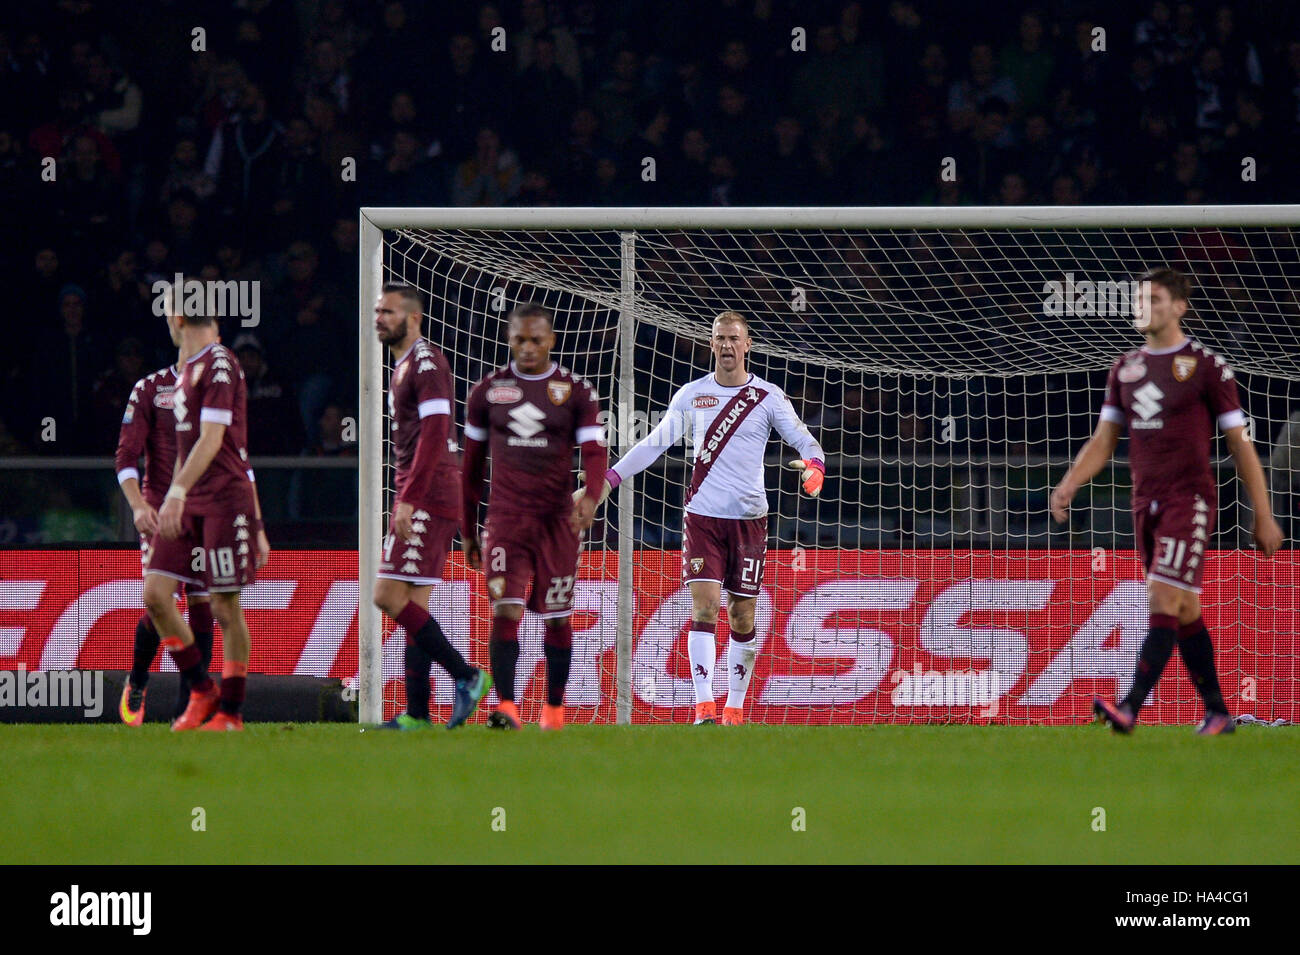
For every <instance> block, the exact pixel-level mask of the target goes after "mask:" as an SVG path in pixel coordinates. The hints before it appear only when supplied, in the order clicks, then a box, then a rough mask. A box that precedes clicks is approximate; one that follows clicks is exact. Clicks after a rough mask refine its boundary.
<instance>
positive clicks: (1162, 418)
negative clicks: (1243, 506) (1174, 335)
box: [1101, 339, 1246, 509]
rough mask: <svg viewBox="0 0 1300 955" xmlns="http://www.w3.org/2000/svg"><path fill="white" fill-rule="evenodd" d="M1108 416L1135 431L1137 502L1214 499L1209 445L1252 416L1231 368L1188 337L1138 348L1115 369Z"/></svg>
mask: <svg viewBox="0 0 1300 955" xmlns="http://www.w3.org/2000/svg"><path fill="white" fill-rule="evenodd" d="M1101 416H1102V419H1103V420H1105V421H1112V422H1114V423H1115V424H1118V425H1120V426H1122V427H1127V428H1128V432H1129V466H1130V468H1131V470H1132V471H1133V507H1134V508H1135V509H1137V508H1140V507H1145V506H1147V505H1148V504H1150V502H1151V501H1159V500H1162V499H1164V500H1168V499H1170V498H1172V497H1175V496H1178V495H1191V494H1200V495H1202V496H1204V497H1205V499H1206V500H1207V501H1210V502H1213V501H1214V500H1215V490H1216V488H1215V481H1214V475H1213V474H1212V473H1211V471H1210V442H1211V440H1212V439H1213V437H1214V429H1215V426H1216V425H1217V426H1218V428H1219V429H1220V430H1223V431H1227V430H1228V429H1229V428H1237V427H1241V426H1242V425H1244V424H1245V423H1246V417H1245V415H1244V414H1243V412H1242V410H1241V401H1240V400H1239V399H1238V397H1237V382H1236V381H1235V380H1234V378H1233V373H1232V368H1231V367H1230V366H1229V365H1228V363H1227V362H1226V361H1224V360H1223V358H1222V357H1221V356H1219V355H1216V354H1215V353H1214V352H1212V351H1210V350H1209V349H1208V348H1206V347H1204V346H1203V345H1201V344H1200V343H1199V342H1194V341H1192V340H1191V339H1188V340H1187V341H1186V342H1184V343H1183V344H1181V345H1179V346H1178V347H1177V348H1173V349H1169V350H1165V351H1149V350H1148V349H1147V348H1145V347H1143V348H1138V349H1135V350H1133V351H1131V352H1129V353H1127V354H1126V355H1124V356H1122V357H1121V358H1120V359H1119V360H1118V361H1116V362H1115V364H1114V365H1113V366H1112V367H1111V369H1110V379H1109V380H1108V381H1107V383H1106V403H1105V404H1104V405H1102V408H1101Z"/></svg>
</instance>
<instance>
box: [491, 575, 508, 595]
mask: <svg viewBox="0 0 1300 955" xmlns="http://www.w3.org/2000/svg"><path fill="white" fill-rule="evenodd" d="M487 585H488V594H489V595H491V597H492V599H493V600H500V599H501V597H502V596H503V595H504V594H505V592H506V579H505V578H504V577H493V578H492V579H491V580H489V581H488V582H487Z"/></svg>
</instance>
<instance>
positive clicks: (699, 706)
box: [695, 700, 718, 726]
mask: <svg viewBox="0 0 1300 955" xmlns="http://www.w3.org/2000/svg"><path fill="white" fill-rule="evenodd" d="M716 722H718V708H717V706H715V705H714V703H713V701H712V700H708V701H707V702H704V703H696V704H695V725H696V726H699V725H700V724H701V723H710V724H712V723H716Z"/></svg>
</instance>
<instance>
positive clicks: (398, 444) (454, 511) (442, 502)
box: [388, 338, 460, 520]
mask: <svg viewBox="0 0 1300 955" xmlns="http://www.w3.org/2000/svg"><path fill="white" fill-rule="evenodd" d="M455 394H456V392H455V384H454V383H453V381H452V376H451V365H450V363H449V362H448V361H447V358H446V356H444V355H443V353H442V352H441V351H439V350H438V349H437V348H435V347H434V346H433V345H432V344H431V343H430V342H428V341H426V340H425V339H423V338H421V339H419V340H418V341H416V343H415V344H414V345H412V346H411V348H410V350H408V351H407V353H406V354H405V355H403V356H402V357H401V358H399V359H398V360H397V364H396V365H394V366H393V376H392V378H391V379H390V380H389V385H388V416H389V418H390V420H391V421H392V424H391V426H390V427H391V428H392V432H393V457H394V464H395V465H396V467H397V480H396V488H397V497H398V500H401V501H405V502H407V503H409V504H413V505H415V507H417V508H420V509H423V510H427V511H429V512H430V513H432V514H435V515H437V516H439V517H447V518H454V519H457V520H459V519H460V462H459V460H458V458H457V448H456V437H455V433H454V430H453V428H452V426H451V420H452V419H451V413H452V401H453V400H454V398H455ZM436 415H440V416H442V421H440V422H438V424H439V425H442V426H441V427H437V428H434V429H426V428H424V427H423V425H424V422H425V420H426V419H429V418H432V417H433V416H436ZM422 432H424V433H431V432H436V433H437V434H438V435H440V436H441V437H440V446H439V447H435V448H430V449H428V450H422V451H421V453H420V456H419V463H418V467H419V470H420V471H421V473H420V474H419V475H418V477H419V478H420V479H421V480H419V481H418V484H419V485H420V486H421V488H427V490H422V491H419V492H415V491H414V489H413V488H412V487H411V481H412V478H413V477H416V476H417V475H415V474H413V467H412V466H413V465H415V464H416V462H417V459H416V449H417V447H418V446H419V443H420V435H421V433H422ZM426 468H427V469H429V470H430V471H431V472H432V473H431V474H424V473H423V471H424V469H426ZM417 498H418V500H417Z"/></svg>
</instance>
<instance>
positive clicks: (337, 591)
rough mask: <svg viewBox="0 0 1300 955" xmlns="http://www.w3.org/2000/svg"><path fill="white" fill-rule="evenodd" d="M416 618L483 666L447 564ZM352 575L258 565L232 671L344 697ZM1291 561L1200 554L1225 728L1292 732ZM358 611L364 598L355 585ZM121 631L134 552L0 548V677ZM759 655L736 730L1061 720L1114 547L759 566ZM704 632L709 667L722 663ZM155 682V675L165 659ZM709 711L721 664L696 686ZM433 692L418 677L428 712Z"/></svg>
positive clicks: (1115, 617)
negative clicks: (242, 663) (1250, 720)
mask: <svg viewBox="0 0 1300 955" xmlns="http://www.w3.org/2000/svg"><path fill="white" fill-rule="evenodd" d="M680 561H681V557H680V553H679V552H677V551H642V552H639V553H638V554H637V556H636V561H635V564H636V569H635V580H634V587H633V591H634V594H635V598H636V601H637V605H636V615H635V621H634V632H635V637H636V639H635V648H634V654H633V670H632V683H633V694H634V714H635V716H634V718H635V719H637V720H639V721H653V720H678V721H680V720H686V719H689V718H690V716H691V713H692V707H693V702H694V696H693V692H692V688H691V683H690V679H689V673H688V667H687V661H686V625H687V624H688V623H689V621H690V595H689V593H688V592H686V591H685V590H684V589H683V588H682V585H681V583H680ZM449 566H450V571H449V573H450V578H449V579H448V580H447V581H446V582H445V583H444V584H442V585H440V586H439V587H436V588H435V589H434V594H433V597H432V600H431V603H430V606H431V610H432V611H433V612H434V614H435V616H437V617H438V619H439V620H440V621H441V623H442V626H443V629H444V630H445V631H446V632H447V634H448V636H449V637H450V638H451V640H452V642H453V643H455V644H457V645H458V646H460V647H461V648H462V650H465V651H466V652H467V653H468V654H469V655H470V656H471V658H472V659H474V660H475V661H477V662H478V663H480V665H485V664H486V659H487V653H486V640H487V633H488V604H487V599H486V596H485V593H484V590H483V585H482V579H481V577H479V576H478V575H477V574H474V573H472V572H469V571H467V570H466V569H465V567H464V565H463V563H462V562H461V561H460V558H459V555H457V556H456V558H455V559H454V560H453V561H452V562H451V564H450V565H449ZM356 572H357V558H356V554H355V553H353V552H346V551H292V552H288V551H286V552H279V553H276V554H274V555H273V556H272V559H271V562H270V564H269V565H268V566H267V567H265V568H263V569H262V570H261V572H260V573H259V575H258V583H257V584H256V585H255V586H254V587H252V588H250V589H249V590H248V591H246V592H245V594H244V596H243V604H244V607H245V610H246V616H247V619H248V622H249V626H250V628H251V630H252V634H253V655H252V661H251V669H252V670H253V671H254V672H263V673H275V674H293V673H296V674H309V675H316V676H332V677H339V678H341V679H344V680H351V679H353V678H354V677H355V676H356V672H357V599H358V586H357V580H356ZM1297 585H1300V554H1297V552H1294V551H1287V552H1283V553H1281V554H1278V555H1277V556H1275V557H1274V558H1273V559H1272V560H1263V559H1261V558H1259V557H1258V556H1256V555H1255V554H1253V553H1241V552H1218V553H1212V554H1210V555H1209V558H1208V561H1207V568H1206V587H1205V593H1204V594H1203V598H1202V599H1203V603H1204V616H1205V620H1206V623H1207V625H1208V627H1209V629H1210V633H1211V635H1212V637H1213V638H1214V641H1215V646H1216V648H1217V650H1218V657H1217V659H1218V667H1219V674H1220V679H1221V682H1222V684H1223V689H1224V693H1225V696H1226V697H1227V699H1228V702H1229V705H1230V707H1231V708H1232V710H1233V711H1234V712H1235V713H1251V714H1253V715H1256V716H1258V717H1260V718H1261V719H1267V720H1273V719H1278V718H1282V719H1286V720H1290V721H1295V720H1297V719H1300V702H1298V698H1300V637H1298V636H1297V634H1298V633H1300V588H1298V586H1297ZM617 592H618V582H617V571H616V558H615V555H614V554H613V553H608V552H591V553H588V554H586V555H584V558H583V567H582V571H581V574H580V580H579V582H578V584H577V586H576V587H575V594H576V602H577V603H576V606H577V610H576V612H575V615H574V633H575V645H574V665H573V675H572V679H571V682H570V685H569V692H568V697H567V702H568V704H569V707H570V712H571V714H572V716H573V717H574V718H576V719H578V720H612V719H613V714H614V672H615V644H616V640H617V626H616V621H617ZM366 597H367V599H368V597H369V587H367V588H366ZM139 614H140V578H139V556H138V554H137V553H136V552H134V551H107V550H84V551H76V550H68V551H50V550H39V551H16V550H9V551H0V668H6V667H15V666H17V665H19V664H22V665H24V666H26V667H27V668H28V669H37V668H44V669H60V668H67V667H83V668H89V669H124V668H126V667H127V666H129V663H130V655H131V642H132V633H133V631H134V626H135V621H136V619H137V618H138V617H139ZM756 619H757V636H756V639H757V640H758V641H759V642H760V649H759V654H758V659H757V662H756V664H755V670H754V674H753V682H752V683H751V686H750V690H749V698H748V706H747V716H748V718H749V719H750V720H752V721H756V722H785V723H832V722H834V723H865V722H944V721H961V722H970V721H976V722H1014V723H1071V722H1078V721H1081V720H1084V719H1087V718H1088V717H1089V716H1090V710H1089V702H1090V699H1091V696H1092V695H1093V694H1095V693H1099V694H1104V695H1115V694H1116V693H1117V691H1122V690H1123V689H1125V688H1126V687H1127V684H1128V681H1129V679H1130V678H1131V676H1132V670H1133V664H1134V661H1135V659H1136V655H1137V650H1138V647H1139V645H1140V644H1141V642H1142V638H1143V637H1144V636H1145V634H1146V626H1147V622H1146V598H1145V593H1144V589H1143V587H1142V584H1141V578H1140V573H1139V567H1138V563H1137V560H1136V557H1135V556H1134V555H1133V554H1132V553H1131V552H1122V551H1114V552H1102V551H1097V552H1086V551H1073V552H1050V553H1049V552H1041V551H1007V552H990V551H841V550H822V551H812V550H809V551H801V550H795V551H778V552H772V553H770V554H769V555H768V562H767V570H766V579H765V581H764V589H763V592H762V596H761V597H760V599H759V603H758V607H757V613H756ZM726 633H727V630H726V620H725V616H724V618H723V621H722V622H721V624H720V626H719V639H718V651H719V656H720V658H722V659H725V656H724V654H725V651H726ZM402 642H403V640H402V636H401V634H400V632H399V633H396V634H393V633H389V634H388V635H387V637H386V640H385V650H384V666H385V673H386V675H387V678H388V686H387V688H386V696H387V697H388V698H389V707H388V709H389V710H390V711H391V710H393V709H394V708H396V707H397V706H398V705H399V703H400V686H401V679H400V678H401V656H402ZM521 644H522V646H521V656H520V677H519V686H520V687H521V689H522V694H523V695H525V696H526V697H527V698H528V701H529V702H528V703H527V704H526V705H525V709H524V715H525V718H528V717H529V716H530V714H531V713H532V712H533V711H534V710H535V708H536V706H537V700H538V699H539V698H540V696H541V694H542V683H543V680H544V670H543V667H542V666H541V663H542V650H541V626H540V622H539V621H536V620H531V619H530V620H526V621H525V624H524V626H523V627H522V629H521ZM160 666H163V667H169V666H170V664H169V663H168V662H166V661H164V662H162V663H161V664H160ZM715 676H716V682H715V694H716V696H717V697H718V698H721V697H723V696H724V695H725V694H726V690H727V686H726V680H727V674H726V667H725V666H719V667H717V668H716V671H715ZM451 691H452V688H451V685H450V682H449V681H448V680H447V679H446V678H445V676H443V677H441V678H436V679H435V702H436V704H437V705H438V706H439V707H445V706H446V705H448V704H449V703H450V700H451ZM1199 715H1200V707H1199V703H1198V701H1197V699H1196V696H1195V693H1194V691H1193V688H1192V686H1191V684H1190V683H1189V682H1188V680H1187V677H1186V675H1185V674H1184V672H1183V670H1182V666H1181V664H1180V663H1179V661H1178V660H1177V658H1176V656H1175V659H1174V660H1173V661H1171V663H1170V666H1169V668H1168V669H1167V671H1166V677H1165V679H1164V680H1163V681H1162V682H1161V684H1160V686H1159V687H1158V688H1157V692H1156V694H1155V696H1154V699H1153V702H1152V705H1151V706H1150V707H1149V708H1148V710H1146V711H1144V718H1145V719H1147V720H1149V721H1153V722H1168V723H1188V722H1192V721H1194V720H1196V719H1197V718H1199Z"/></svg>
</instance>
